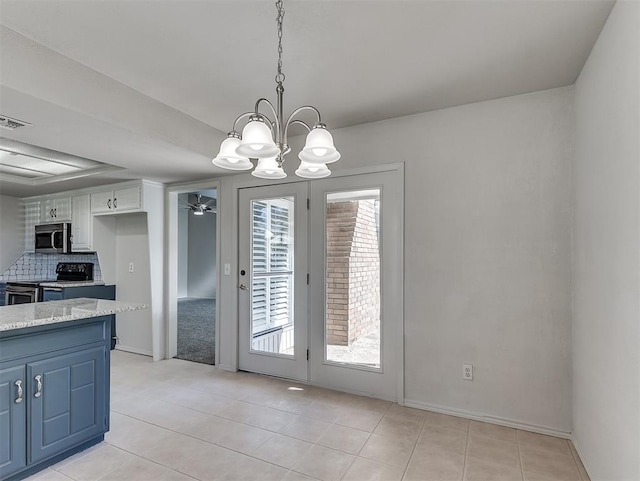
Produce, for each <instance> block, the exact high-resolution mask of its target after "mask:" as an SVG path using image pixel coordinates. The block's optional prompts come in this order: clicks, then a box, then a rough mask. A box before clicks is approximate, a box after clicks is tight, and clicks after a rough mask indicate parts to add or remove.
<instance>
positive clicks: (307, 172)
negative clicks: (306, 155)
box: [296, 160, 331, 179]
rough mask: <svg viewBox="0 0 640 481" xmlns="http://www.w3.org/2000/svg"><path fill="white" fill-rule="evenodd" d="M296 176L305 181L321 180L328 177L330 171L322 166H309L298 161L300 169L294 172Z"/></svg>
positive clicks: (307, 163)
mask: <svg viewBox="0 0 640 481" xmlns="http://www.w3.org/2000/svg"><path fill="white" fill-rule="evenodd" d="M296 175H297V176H298V177H303V178H305V179H322V178H323V177H329V176H330V175H331V171H330V170H329V169H328V168H327V166H326V165H324V164H311V163H309V162H305V161H304V160H302V161H300V167H298V169H297V170H296Z"/></svg>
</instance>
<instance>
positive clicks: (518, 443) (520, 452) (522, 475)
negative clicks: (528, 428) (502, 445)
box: [516, 429, 524, 480]
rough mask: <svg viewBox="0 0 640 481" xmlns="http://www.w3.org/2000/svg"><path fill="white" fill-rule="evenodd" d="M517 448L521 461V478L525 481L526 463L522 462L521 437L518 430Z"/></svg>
mask: <svg viewBox="0 0 640 481" xmlns="http://www.w3.org/2000/svg"><path fill="white" fill-rule="evenodd" d="M516 446H518V459H519V460H520V476H521V477H522V479H523V480H524V463H523V462H522V451H520V437H519V436H518V430H517V429H516Z"/></svg>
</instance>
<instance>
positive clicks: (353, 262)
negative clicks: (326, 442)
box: [239, 171, 403, 400]
mask: <svg viewBox="0 0 640 481" xmlns="http://www.w3.org/2000/svg"><path fill="white" fill-rule="evenodd" d="M401 186H402V177H401V174H400V173H399V172H397V171H390V172H381V173H374V174H363V175H357V176H345V177H337V178H331V179H322V180H314V181H311V182H297V183H291V184H279V185H274V186H267V187H254V188H246V189H241V190H240V204H239V206H240V224H239V225H240V237H239V239H240V245H239V247H240V256H239V260H240V266H239V270H240V274H241V275H240V285H239V289H240V291H239V299H240V301H239V302H240V306H239V314H240V326H239V335H240V342H239V350H240V353H239V367H240V369H243V370H248V371H254V372H260V373H265V374H272V375H276V376H280V377H286V378H290V379H296V380H302V381H309V382H311V383H312V384H315V385H320V386H325V387H329V388H333V389H338V390H344V391H351V392H357V393H362V394H368V395H373V396H376V397H380V398H385V399H392V400H395V399H397V396H398V392H399V386H400V384H399V383H400V382H401V368H402V217H403V215H402V199H401ZM243 272H244V274H243Z"/></svg>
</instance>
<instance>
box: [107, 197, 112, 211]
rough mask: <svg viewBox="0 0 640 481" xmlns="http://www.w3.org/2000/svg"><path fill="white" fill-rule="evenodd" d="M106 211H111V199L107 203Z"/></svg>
mask: <svg viewBox="0 0 640 481" xmlns="http://www.w3.org/2000/svg"><path fill="white" fill-rule="evenodd" d="M107 209H111V199H109V200H108V201H107Z"/></svg>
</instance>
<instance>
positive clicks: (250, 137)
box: [236, 120, 280, 159]
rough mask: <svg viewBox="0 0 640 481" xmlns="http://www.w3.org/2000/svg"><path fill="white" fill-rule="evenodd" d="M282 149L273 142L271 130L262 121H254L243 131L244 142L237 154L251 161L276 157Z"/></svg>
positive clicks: (241, 142) (238, 148)
mask: <svg viewBox="0 0 640 481" xmlns="http://www.w3.org/2000/svg"><path fill="white" fill-rule="evenodd" d="M279 153H280V149H278V146H277V145H276V144H275V142H274V141H273V137H272V135H271V129H270V128H269V126H268V125H267V124H265V123H264V122H262V121H260V120H252V121H251V122H249V123H248V124H247V125H245V127H244V129H243V130H242V140H241V141H240V145H239V146H238V147H237V148H236V154H238V155H240V156H242V157H248V158H250V159H266V158H267V157H275V156H276V155H278V154H279Z"/></svg>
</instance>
